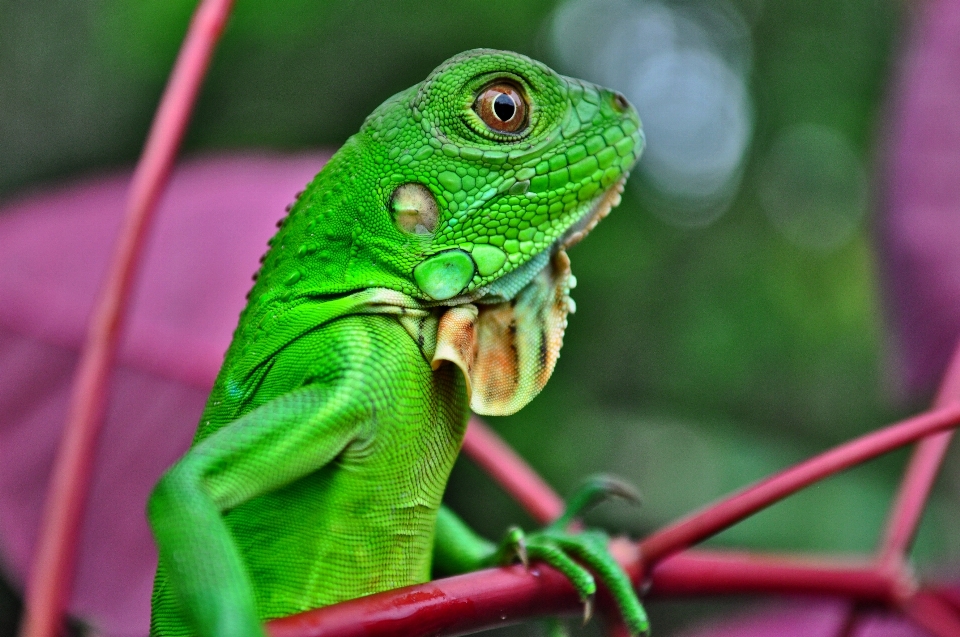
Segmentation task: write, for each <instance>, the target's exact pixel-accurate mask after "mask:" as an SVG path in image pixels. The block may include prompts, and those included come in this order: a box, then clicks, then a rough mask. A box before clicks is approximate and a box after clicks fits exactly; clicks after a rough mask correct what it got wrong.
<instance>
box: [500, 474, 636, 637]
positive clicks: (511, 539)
mask: <svg viewBox="0 0 960 637" xmlns="http://www.w3.org/2000/svg"><path fill="white" fill-rule="evenodd" d="M613 496H618V497H623V498H626V499H629V500H631V501H639V496H638V495H637V492H636V491H635V490H634V489H633V488H632V487H631V486H629V485H627V484H625V483H624V482H621V481H619V480H617V479H615V478H611V477H608V476H596V477H593V478H590V479H589V480H588V481H587V482H586V484H584V485H583V486H582V487H581V488H580V489H579V490H578V491H577V493H576V494H574V496H573V497H572V498H571V499H570V502H569V504H568V505H567V508H566V510H565V511H564V513H563V515H561V516H560V517H559V518H557V520H555V521H554V522H552V523H551V524H549V525H547V526H546V527H544V528H543V529H541V530H540V531H536V532H534V533H529V534H524V532H523V531H522V530H520V529H519V528H517V527H513V528H511V529H510V530H509V531H508V532H507V535H506V537H505V538H504V540H503V542H501V543H500V547H499V549H498V550H497V552H496V560H497V561H498V563H501V564H503V563H508V562H510V561H512V560H513V559H519V560H520V561H521V562H523V564H524V565H528V564H529V562H530V561H533V560H540V561H542V562H546V563H547V564H549V565H550V566H552V567H554V568H555V569H557V570H558V571H560V572H561V573H563V574H564V575H566V576H567V578H568V579H569V580H570V582H571V583H572V584H573V586H574V588H576V589H577V592H578V593H579V594H580V599H581V600H582V601H583V621H584V623H586V622H587V621H588V620H589V619H590V617H591V615H592V614H593V603H594V596H595V595H596V592H597V584H596V579H595V578H594V574H596V577H598V578H599V579H600V581H601V582H603V583H604V585H606V587H607V589H608V590H609V591H610V594H611V595H612V596H613V599H614V600H615V601H616V603H617V607H618V608H619V609H620V614H621V615H622V616H623V620H624V622H625V623H626V625H627V627H628V628H629V629H630V632H631V633H632V634H634V635H641V634H646V633H648V632H649V629H650V622H649V621H648V620H647V613H646V611H645V610H644V609H643V606H642V605H641V604H640V600H639V598H638V597H637V593H636V591H634V589H633V585H632V584H631V582H630V578H629V577H627V574H626V573H624V571H623V569H622V568H620V565H619V564H617V562H616V560H614V559H613V556H612V555H611V554H610V552H609V550H608V548H607V545H608V544H609V541H610V538H609V536H607V534H606V533H604V532H603V531H598V530H593V529H591V530H586V531H579V532H572V531H568V530H567V527H568V526H569V525H570V523H571V522H572V521H573V520H574V519H575V518H576V517H577V516H579V515H580V514H581V513H583V512H584V511H585V510H587V509H589V508H590V507H592V506H594V505H596V504H599V503H600V502H601V501H603V500H605V499H607V498H609V497H613ZM574 558H575V559H574ZM588 569H589V570H588ZM590 571H593V573H591V572H590Z"/></svg>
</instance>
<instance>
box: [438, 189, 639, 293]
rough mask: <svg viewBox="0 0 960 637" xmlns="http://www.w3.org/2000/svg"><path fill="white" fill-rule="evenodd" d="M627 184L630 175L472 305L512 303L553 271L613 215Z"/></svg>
mask: <svg viewBox="0 0 960 637" xmlns="http://www.w3.org/2000/svg"><path fill="white" fill-rule="evenodd" d="M626 181H627V174H624V175H623V176H621V177H620V179H618V180H617V181H616V183H614V184H613V185H612V186H610V187H609V188H608V189H607V190H606V191H604V192H603V194H601V195H600V196H599V197H598V198H597V199H596V200H595V201H594V202H593V204H592V205H591V206H590V208H589V209H588V210H587V211H586V212H585V213H584V214H583V215H581V216H580V218H579V219H578V220H577V221H575V222H574V223H573V224H572V225H571V226H570V227H569V228H567V230H566V231H565V232H564V233H563V234H562V235H561V236H560V238H559V239H557V240H556V241H554V242H553V244H551V245H550V246H549V247H548V248H546V249H545V250H543V251H542V252H540V253H539V254H536V255H534V256H533V258H531V259H530V260H529V261H527V262H526V263H524V264H523V265H521V266H520V267H518V268H517V269H516V270H514V271H513V272H510V273H509V274H507V275H505V276H503V277H502V278H500V279H498V280H496V281H494V282H493V283H491V284H489V285H486V286H484V287H483V288H480V289H479V290H477V291H476V293H474V294H473V295H470V297H469V298H470V299H471V301H470V302H475V303H483V304H489V303H503V302H505V301H509V300H511V299H513V298H514V297H515V296H516V295H517V294H519V293H520V291H521V290H523V289H524V288H525V287H526V286H527V285H529V284H530V283H531V282H532V281H533V280H534V279H535V278H536V277H537V275H538V274H539V273H540V272H542V271H543V269H544V268H548V267H551V266H550V262H551V261H552V257H553V255H555V254H556V253H557V252H560V251H563V250H566V249H567V248H569V247H570V246H572V245H575V244H577V243H579V242H580V241H581V240H582V239H583V238H584V237H585V236H587V234H589V233H590V231H591V230H593V228H594V226H596V225H597V224H598V223H600V220H601V219H603V218H604V217H606V216H607V215H608V214H610V211H611V210H612V209H613V208H615V207H616V206H618V205H619V204H620V200H621V195H622V194H623V187H624V184H625V183H626ZM448 303H449V302H448Z"/></svg>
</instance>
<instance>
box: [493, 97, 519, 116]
mask: <svg viewBox="0 0 960 637" xmlns="http://www.w3.org/2000/svg"><path fill="white" fill-rule="evenodd" d="M493 112H494V114H495V115H496V116H497V117H499V118H500V121H502V122H509V121H510V120H511V119H512V118H513V115H514V113H516V112H517V107H516V105H515V104H514V103H513V99H512V98H511V97H510V96H509V95H507V94H506V93H500V95H497V99H495V100H494V101H493Z"/></svg>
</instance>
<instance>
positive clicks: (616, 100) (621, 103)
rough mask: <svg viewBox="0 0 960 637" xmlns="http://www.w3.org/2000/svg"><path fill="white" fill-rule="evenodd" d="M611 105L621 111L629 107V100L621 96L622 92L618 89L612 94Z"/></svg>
mask: <svg viewBox="0 0 960 637" xmlns="http://www.w3.org/2000/svg"><path fill="white" fill-rule="evenodd" d="M613 107H614V108H615V109H617V110H618V111H620V112H621V113H623V112H626V111H627V110H628V109H629V108H630V102H628V101H627V98H626V97H624V96H623V93H620V92H619V91H618V92H615V93H614V94H613Z"/></svg>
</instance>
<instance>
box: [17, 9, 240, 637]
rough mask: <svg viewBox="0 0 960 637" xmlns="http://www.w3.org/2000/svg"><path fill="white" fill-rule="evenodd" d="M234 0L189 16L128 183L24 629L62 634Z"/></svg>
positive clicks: (27, 635) (38, 635)
mask: <svg viewBox="0 0 960 637" xmlns="http://www.w3.org/2000/svg"><path fill="white" fill-rule="evenodd" d="M232 4H233V1H232V0H204V1H203V2H202V4H201V5H200V6H199V7H198V8H197V11H196V13H195V14H194V16H193V19H192V21H191V23H190V28H189V30H188V32H187V37H186V39H185V40H184V43H183V46H182V48H181V49H180V54H179V56H178V57H177V61H176V64H175V66H174V69H173V73H172V74H171V76H170V80H169V82H168V84H167V87H166V89H165V91H164V94H163V98H162V99H161V102H160V107H159V109H158V110H157V114H156V116H155V118H154V121H153V125H152V126H151V128H150V133H149V136H148V137H147V143H146V146H145V148H144V150H143V154H142V155H141V157H140V161H139V163H138V164H137V168H136V171H135V172H134V175H133V181H132V183H131V186H130V194H129V199H128V202H127V215H126V218H125V221H124V227H123V230H122V232H121V235H120V238H119V240H118V242H117V247H116V250H115V252H114V256H113V262H112V264H111V267H110V271H109V273H108V275H107V280H106V282H105V283H104V286H103V288H101V290H100V294H99V298H98V299H97V302H96V305H95V308H94V313H93V318H92V320H91V322H90V327H89V331H88V333H87V340H86V343H85V345H84V349H83V352H82V353H81V356H80V362H79V365H78V367H77V371H76V375H75V377H74V382H73V388H72V393H71V397H70V408H69V412H68V416H67V422H66V425H65V430H64V435H63V438H62V440H61V443H60V447H59V449H58V451H57V457H56V461H55V463H54V469H53V475H52V477H51V481H50V487H49V495H48V496H47V501H46V506H45V510H44V517H43V527H42V529H41V535H40V540H39V544H38V548H37V553H36V557H35V558H34V562H33V567H32V570H31V572H30V578H29V585H28V589H27V600H26V618H25V620H24V623H23V626H22V629H21V633H20V634H21V635H23V636H24V637H54V635H57V634H59V632H60V626H61V623H62V617H63V613H64V609H65V608H66V605H67V602H68V600H69V597H70V589H71V587H72V583H73V571H74V563H75V561H76V553H77V542H78V536H79V532H80V527H81V524H82V521H83V514H84V509H85V508H86V503H87V495H88V492H89V487H90V478H91V475H92V472H93V463H94V457H95V453H96V448H97V440H98V438H99V434H100V429H101V426H102V423H103V416H104V412H105V410H106V406H107V391H108V387H109V379H110V371H111V368H112V366H113V362H114V360H115V358H116V354H117V348H118V345H119V342H120V336H121V334H122V332H123V323H124V319H125V317H126V309H127V306H128V301H129V298H130V292H131V290H132V289H133V282H134V278H135V276H136V273H137V270H138V265H139V263H140V259H141V256H142V254H143V245H144V242H145V239H146V236H147V231H148V229H149V227H150V222H151V219H152V217H153V212H154V210H155V209H156V207H157V202H158V201H159V199H160V195H161V194H162V192H163V189H164V187H165V186H166V184H167V181H168V178H169V176H170V171H171V169H172V166H173V161H174V158H175V156H176V153H177V149H178V148H179V146H180V142H181V140H182V138H183V134H184V131H185V130H186V127H187V122H188V121H189V119H190V114H191V112H192V110H193V105H194V103H195V101H196V97H197V93H198V92H199V89H200V84H201V82H202V80H203V77H204V75H205V73H206V70H207V67H208V66H209V63H210V58H211V55H212V53H213V49H214V47H215V45H216V43H217V40H218V39H219V37H220V34H221V33H222V31H223V27H224V24H225V23H226V19H227V16H228V15H229V14H230V9H231V7H232Z"/></svg>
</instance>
